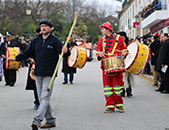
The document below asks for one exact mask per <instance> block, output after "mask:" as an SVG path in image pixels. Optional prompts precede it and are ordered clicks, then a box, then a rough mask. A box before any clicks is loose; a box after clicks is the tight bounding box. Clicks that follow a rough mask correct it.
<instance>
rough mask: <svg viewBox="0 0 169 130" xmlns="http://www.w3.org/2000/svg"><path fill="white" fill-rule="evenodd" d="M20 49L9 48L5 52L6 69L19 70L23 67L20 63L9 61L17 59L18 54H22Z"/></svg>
mask: <svg viewBox="0 0 169 130" xmlns="http://www.w3.org/2000/svg"><path fill="white" fill-rule="evenodd" d="M20 53H21V52H20V48H19V47H7V48H6V50H5V56H6V57H7V58H6V60H5V67H6V69H19V68H20V66H21V62H18V61H8V58H9V57H13V58H14V57H16V56H17V55H18V54H20Z"/></svg>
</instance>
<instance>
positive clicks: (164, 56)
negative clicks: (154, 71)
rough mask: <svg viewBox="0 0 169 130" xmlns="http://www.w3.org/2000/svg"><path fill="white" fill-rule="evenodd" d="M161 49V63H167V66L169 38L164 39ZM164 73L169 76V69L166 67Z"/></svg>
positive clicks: (168, 63) (168, 62)
mask: <svg viewBox="0 0 169 130" xmlns="http://www.w3.org/2000/svg"><path fill="white" fill-rule="evenodd" d="M161 51H162V53H161V64H163V65H168V67H169V39H167V40H165V41H164V43H163V47H162V50H161ZM166 73H167V75H168V76H169V69H167V72H166Z"/></svg>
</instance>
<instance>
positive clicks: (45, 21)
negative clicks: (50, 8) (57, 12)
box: [40, 20, 53, 27]
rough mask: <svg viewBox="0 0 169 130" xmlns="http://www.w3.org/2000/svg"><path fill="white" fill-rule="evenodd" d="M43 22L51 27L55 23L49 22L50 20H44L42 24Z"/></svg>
mask: <svg viewBox="0 0 169 130" xmlns="http://www.w3.org/2000/svg"><path fill="white" fill-rule="evenodd" d="M41 24H47V25H48V26H49V27H53V24H52V23H51V22H49V21H48V20H43V21H41V22H40V25H41Z"/></svg>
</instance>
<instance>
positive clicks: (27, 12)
mask: <svg viewBox="0 0 169 130" xmlns="http://www.w3.org/2000/svg"><path fill="white" fill-rule="evenodd" d="M26 14H27V15H28V38H29V37H30V34H29V33H30V26H29V17H30V15H31V8H30V7H28V8H27V9H26Z"/></svg>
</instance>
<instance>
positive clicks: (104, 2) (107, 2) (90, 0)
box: [86, 0, 119, 5]
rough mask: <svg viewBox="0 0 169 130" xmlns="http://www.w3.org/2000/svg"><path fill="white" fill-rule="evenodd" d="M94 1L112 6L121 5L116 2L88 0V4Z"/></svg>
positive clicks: (111, 0) (112, 0)
mask: <svg viewBox="0 0 169 130" xmlns="http://www.w3.org/2000/svg"><path fill="white" fill-rule="evenodd" d="M92 1H96V2H99V4H110V5H111V4H112V5H114V4H119V2H118V1H116V0H86V2H89V3H90V2H92Z"/></svg>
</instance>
